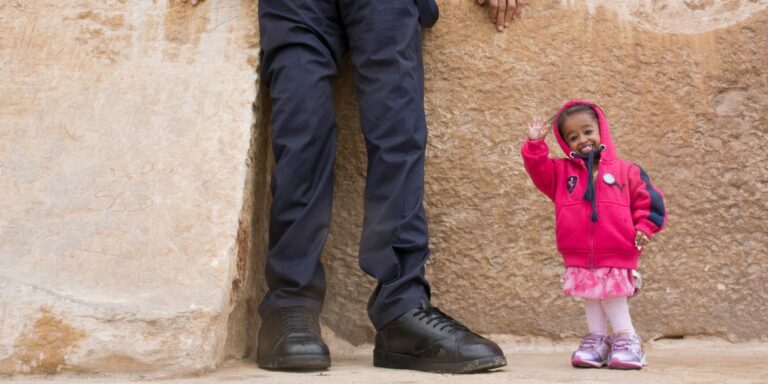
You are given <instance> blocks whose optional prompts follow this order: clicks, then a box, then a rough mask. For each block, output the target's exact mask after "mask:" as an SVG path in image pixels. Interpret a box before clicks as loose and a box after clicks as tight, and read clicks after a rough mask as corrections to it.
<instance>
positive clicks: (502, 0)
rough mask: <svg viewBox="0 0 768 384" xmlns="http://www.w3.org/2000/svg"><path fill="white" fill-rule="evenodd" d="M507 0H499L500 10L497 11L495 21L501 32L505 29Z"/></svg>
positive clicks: (497, 28)
mask: <svg viewBox="0 0 768 384" xmlns="http://www.w3.org/2000/svg"><path fill="white" fill-rule="evenodd" d="M507 1H508V0H499V11H498V12H497V13H496V20H494V23H496V30H497V31H499V32H501V31H503V30H504V24H505V21H504V18H505V17H507V16H506V14H507Z"/></svg>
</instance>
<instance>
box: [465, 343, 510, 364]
mask: <svg viewBox="0 0 768 384" xmlns="http://www.w3.org/2000/svg"><path fill="white" fill-rule="evenodd" d="M458 352H459V355H460V356H461V357H463V358H465V359H484V358H490V357H504V352H503V351H502V350H501V348H500V347H499V346H498V345H497V344H496V343H494V342H492V341H490V340H485V339H480V340H476V341H474V342H469V343H463V344H459V348H458Z"/></svg>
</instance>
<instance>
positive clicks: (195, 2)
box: [181, 0, 204, 5]
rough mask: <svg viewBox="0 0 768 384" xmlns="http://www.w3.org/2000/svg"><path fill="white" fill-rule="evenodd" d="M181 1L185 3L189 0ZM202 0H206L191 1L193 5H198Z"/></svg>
mask: <svg viewBox="0 0 768 384" xmlns="http://www.w3.org/2000/svg"><path fill="white" fill-rule="evenodd" d="M181 1H182V2H184V3H186V2H187V0H181ZM201 1H204V0H189V3H190V4H192V5H197V3H198V2H201Z"/></svg>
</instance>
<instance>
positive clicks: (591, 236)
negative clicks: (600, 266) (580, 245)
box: [589, 217, 595, 269]
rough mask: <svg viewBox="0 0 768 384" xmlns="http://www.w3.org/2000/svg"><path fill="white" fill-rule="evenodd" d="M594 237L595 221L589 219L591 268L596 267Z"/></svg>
mask: <svg viewBox="0 0 768 384" xmlns="http://www.w3.org/2000/svg"><path fill="white" fill-rule="evenodd" d="M594 238H595V223H593V222H592V219H591V217H590V219H589V269H594V268H595V255H594Z"/></svg>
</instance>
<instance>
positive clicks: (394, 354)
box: [373, 303, 507, 373]
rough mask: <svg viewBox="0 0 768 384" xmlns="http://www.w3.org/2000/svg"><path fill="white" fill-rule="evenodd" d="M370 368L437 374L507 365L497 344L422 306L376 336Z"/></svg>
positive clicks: (481, 369)
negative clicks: (411, 370)
mask: <svg viewBox="0 0 768 384" xmlns="http://www.w3.org/2000/svg"><path fill="white" fill-rule="evenodd" d="M373 365H374V366H376V367H383V368H396V369H413V370H417V371H426V372H439V373H470V372H479V371H486V370H489V369H494V368H499V367H503V366H505V365H507V360H506V358H505V357H504V352H502V351H501V348H499V346H498V345H496V343H494V342H492V341H490V340H488V339H486V338H484V337H481V336H480V335H478V334H476V333H474V332H472V331H470V330H469V329H467V327H465V326H464V325H463V324H461V323H460V322H458V321H456V320H454V319H452V318H451V317H450V316H448V315H446V314H445V313H443V312H442V311H440V310H439V309H437V308H435V307H433V306H431V305H429V303H422V304H421V306H420V307H419V308H415V309H412V310H410V311H408V312H406V313H405V314H403V315H401V316H400V317H398V318H397V319H395V320H394V321H392V322H391V323H389V324H387V325H386V326H384V328H382V329H381V330H379V331H378V332H377V333H376V346H375V348H374V350H373Z"/></svg>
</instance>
